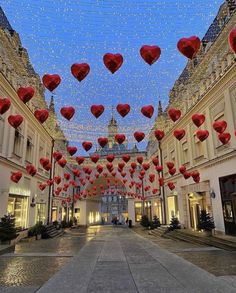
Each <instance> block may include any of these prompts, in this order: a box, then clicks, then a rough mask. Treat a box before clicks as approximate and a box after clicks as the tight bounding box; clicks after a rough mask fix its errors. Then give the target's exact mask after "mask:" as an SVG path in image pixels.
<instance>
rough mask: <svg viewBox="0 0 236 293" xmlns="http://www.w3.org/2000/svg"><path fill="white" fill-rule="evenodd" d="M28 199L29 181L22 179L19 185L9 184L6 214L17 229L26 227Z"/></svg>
mask: <svg viewBox="0 0 236 293" xmlns="http://www.w3.org/2000/svg"><path fill="white" fill-rule="evenodd" d="M29 197H30V179H29V178H26V177H25V178H24V179H23V180H22V183H21V184H19V183H18V184H16V183H14V182H11V185H10V188H9V196H8V202H7V214H8V215H12V216H14V218H15V226H16V228H19V229H25V228H27V227H28V214H29Z"/></svg>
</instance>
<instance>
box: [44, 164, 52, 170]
mask: <svg viewBox="0 0 236 293" xmlns="http://www.w3.org/2000/svg"><path fill="white" fill-rule="evenodd" d="M43 168H44V169H45V170H46V171H49V170H51V168H52V164H51V163H49V164H48V165H46V166H45V167H43Z"/></svg>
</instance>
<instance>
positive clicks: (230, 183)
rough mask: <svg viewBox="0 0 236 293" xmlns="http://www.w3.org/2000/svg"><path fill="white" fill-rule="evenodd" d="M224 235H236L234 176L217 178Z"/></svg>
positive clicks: (235, 183)
mask: <svg viewBox="0 0 236 293" xmlns="http://www.w3.org/2000/svg"><path fill="white" fill-rule="evenodd" d="M219 182H220V193H221V200H222V208H223V217H224V224H225V233H226V234H229V235H236V174H233V175H230V176H225V177H221V178H219Z"/></svg>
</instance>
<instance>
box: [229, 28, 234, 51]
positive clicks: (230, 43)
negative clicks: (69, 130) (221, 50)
mask: <svg viewBox="0 0 236 293" xmlns="http://www.w3.org/2000/svg"><path fill="white" fill-rule="evenodd" d="M228 42H229V46H230V48H231V50H232V51H233V52H234V53H236V28H233V29H232V30H231V31H230V33H229V37H228Z"/></svg>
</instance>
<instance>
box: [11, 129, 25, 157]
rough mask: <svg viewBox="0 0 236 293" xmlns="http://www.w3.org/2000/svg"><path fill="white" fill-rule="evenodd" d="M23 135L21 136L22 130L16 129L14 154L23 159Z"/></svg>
mask: <svg viewBox="0 0 236 293" xmlns="http://www.w3.org/2000/svg"><path fill="white" fill-rule="evenodd" d="M23 138H24V137H23V135H22V134H21V129H20V128H18V129H15V137H14V146H13V153H14V155H16V156H17V157H22V143H23Z"/></svg>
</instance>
